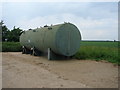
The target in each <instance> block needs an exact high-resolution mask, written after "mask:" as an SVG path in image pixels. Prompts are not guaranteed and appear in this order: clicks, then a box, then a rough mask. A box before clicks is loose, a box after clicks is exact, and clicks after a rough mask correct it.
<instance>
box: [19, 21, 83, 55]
mask: <svg viewBox="0 0 120 90" xmlns="http://www.w3.org/2000/svg"><path fill="white" fill-rule="evenodd" d="M80 41H81V34H80V32H79V30H78V28H77V27H76V26H75V25H73V24H71V23H64V24H58V25H53V26H52V25H51V26H46V27H41V28H37V29H33V30H28V31H25V32H23V33H22V35H21V36H20V43H21V45H22V46H25V47H26V48H28V49H31V48H33V47H35V48H36V49H37V50H39V51H42V52H44V51H46V50H47V49H48V48H50V49H51V50H52V51H53V52H54V53H56V54H59V55H64V56H72V55H74V54H75V53H76V52H77V51H78V49H79V47H80Z"/></svg>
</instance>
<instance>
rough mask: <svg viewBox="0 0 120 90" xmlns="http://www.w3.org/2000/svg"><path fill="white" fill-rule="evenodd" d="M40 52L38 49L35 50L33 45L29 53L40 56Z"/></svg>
mask: <svg viewBox="0 0 120 90" xmlns="http://www.w3.org/2000/svg"><path fill="white" fill-rule="evenodd" d="M40 54H41V52H40V51H39V50H37V49H36V48H35V47H33V48H32V50H31V55H34V56H41V55H40Z"/></svg>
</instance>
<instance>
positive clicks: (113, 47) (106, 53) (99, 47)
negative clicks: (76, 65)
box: [0, 41, 120, 65]
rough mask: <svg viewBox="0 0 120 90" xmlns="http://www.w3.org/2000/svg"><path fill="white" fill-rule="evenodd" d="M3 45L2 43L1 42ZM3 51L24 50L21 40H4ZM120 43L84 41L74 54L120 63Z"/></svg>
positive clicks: (85, 57)
mask: <svg viewBox="0 0 120 90" xmlns="http://www.w3.org/2000/svg"><path fill="white" fill-rule="evenodd" d="M0 45H1V43H0ZM2 51H3V52H19V51H22V48H21V45H20V43H19V42H3V43H2ZM119 51H120V43H119V45H118V42H95V41H82V42H81V46H80V49H79V50H78V52H77V53H76V54H75V55H74V56H73V58H76V59H80V60H82V59H83V60H85V59H89V60H96V61H100V60H106V61H109V62H111V63H116V64H119V65H120V61H119V60H120V57H119V55H118V54H119V53H118V52H119Z"/></svg>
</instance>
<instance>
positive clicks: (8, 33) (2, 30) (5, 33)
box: [0, 20, 23, 42]
mask: <svg viewBox="0 0 120 90" xmlns="http://www.w3.org/2000/svg"><path fill="white" fill-rule="evenodd" d="M22 33H23V30H22V29H20V28H19V27H15V26H14V27H13V29H12V30H9V29H8V28H7V26H6V25H5V24H4V23H3V21H2V20H1V21H0V36H2V37H0V40H1V41H2V42H5V41H6V42H19V37H20V35H21V34H22Z"/></svg>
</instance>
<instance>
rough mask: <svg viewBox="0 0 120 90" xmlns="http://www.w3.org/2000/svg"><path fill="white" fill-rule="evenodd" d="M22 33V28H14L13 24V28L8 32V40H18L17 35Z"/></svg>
mask: <svg viewBox="0 0 120 90" xmlns="http://www.w3.org/2000/svg"><path fill="white" fill-rule="evenodd" d="M22 33H23V30H22V29H20V28H19V27H18V28H16V27H15V26H14V27H13V30H11V33H10V36H9V38H10V41H14V42H19V36H20V35H21V34H22Z"/></svg>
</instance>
